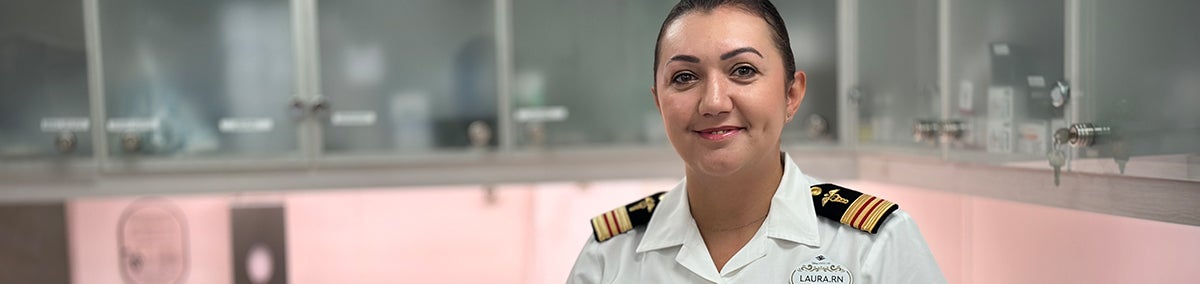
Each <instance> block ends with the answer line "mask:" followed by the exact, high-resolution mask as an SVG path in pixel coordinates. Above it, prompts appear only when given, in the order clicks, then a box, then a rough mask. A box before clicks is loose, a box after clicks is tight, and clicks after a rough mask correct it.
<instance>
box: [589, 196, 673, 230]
mask: <svg viewBox="0 0 1200 284" xmlns="http://www.w3.org/2000/svg"><path fill="white" fill-rule="evenodd" d="M663 193H667V192H665V191H664V192H659V193H655V194H654V195H650V196H647V197H645V198H642V199H641V200H638V201H636V202H633V203H629V205H625V206H621V207H617V209H613V210H612V211H608V212H605V213H604V214H600V216H596V217H595V218H592V235H593V236H595V237H596V241H597V242H603V241H606V240H608V239H611V238H612V237H613V236H616V235H620V234H623V233H625V232H628V231H630V230H633V228H634V227H637V226H643V225H646V224H647V223H650V214H653V213H654V209H655V208H657V207H658V202H659V201H661V198H662V196H663Z"/></svg>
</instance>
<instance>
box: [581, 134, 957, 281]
mask: <svg viewBox="0 0 1200 284" xmlns="http://www.w3.org/2000/svg"><path fill="white" fill-rule="evenodd" d="M784 160H785V163H784V174H783V179H782V180H781V181H780V183H779V188H778V189H777V190H776V191H775V196H774V197H772V198H771V209H770V211H769V212H768V213H767V219H766V221H764V222H763V224H762V226H761V227H759V229H758V231H757V232H756V233H755V234H754V237H753V238H751V239H750V241H749V242H748V243H746V245H745V246H744V247H742V249H741V250H739V251H738V252H737V253H736V254H734V256H733V257H732V258H730V259H729V261H728V262H727V263H726V264H725V267H724V268H723V269H722V270H721V271H717V269H716V265H714V264H713V261H712V257H711V256H710V255H709V254H708V248H707V247H706V246H705V245H704V240H703V239H702V238H701V237H700V231H699V229H697V227H696V222H695V220H693V219H692V215H691V213H690V212H691V211H690V210H689V205H688V202H687V198H686V196H687V190H686V188H687V186H686V184H687V179H686V178H685V179H684V180H683V181H681V182H680V183H679V184H678V185H676V186H675V188H674V189H672V190H671V191H670V192H667V193H666V194H665V195H664V196H663V197H662V200H661V201H660V202H659V207H658V208H657V209H656V210H655V211H654V213H653V216H652V217H651V218H650V223H649V224H647V225H646V226H640V227H637V228H634V229H633V230H631V231H629V232H626V233H624V234H620V235H617V236H613V237H612V238H611V239H608V240H606V241H604V242H597V241H596V240H595V239H589V240H588V242H587V244H586V245H585V246H584V247H583V251H582V252H581V253H580V254H579V258H578V260H576V261H575V267H574V268H572V269H571V275H570V276H569V277H570V278H568V279H567V283H789V282H790V281H791V278H792V272H793V271H795V270H796V269H797V268H799V267H800V266H802V265H805V264H808V263H811V262H812V261H813V259H814V257H816V256H817V255H823V256H824V257H825V258H827V259H828V260H829V261H832V262H834V263H837V264H841V265H842V266H843V267H844V268H846V269H848V270H849V271H850V275H851V277H850V278H851V279H850V280H852V283H855V284H862V283H889V284H892V283H920V284H929V283H946V280H945V278H944V277H943V276H942V273H941V270H940V269H939V268H938V266H937V262H935V261H934V259H933V255H932V253H930V251H929V248H928V247H927V246H926V245H925V239H924V238H923V237H921V232H920V230H918V229H917V224H916V222H914V221H913V219H912V217H910V216H909V215H908V213H905V212H904V211H902V210H896V211H894V212H893V213H892V216H891V217H889V218H888V219H887V220H885V221H884V223H883V224H881V225H880V226H882V227H881V228H880V229H879V232H878V234H874V235H873V234H870V233H867V232H863V231H860V230H858V229H855V228H853V227H850V226H847V225H843V224H841V223H838V222H837V221H835V220H831V219H829V218H824V217H819V216H817V214H816V212H815V211H814V209H813V201H812V196H811V193H810V190H809V187H810V186H812V185H815V184H819V182H818V181H817V180H816V179H813V178H812V177H809V176H807V175H804V173H801V172H800V169H799V168H797V167H796V165H795V163H793V162H792V159H791V157H790V156H786V157H785V159H784ZM830 283H837V282H830Z"/></svg>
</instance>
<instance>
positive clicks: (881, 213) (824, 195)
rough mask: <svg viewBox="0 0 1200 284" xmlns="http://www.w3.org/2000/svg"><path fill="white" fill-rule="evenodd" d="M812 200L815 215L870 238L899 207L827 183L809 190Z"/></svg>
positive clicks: (877, 198)
mask: <svg viewBox="0 0 1200 284" xmlns="http://www.w3.org/2000/svg"><path fill="white" fill-rule="evenodd" d="M812 199H813V207H814V208H816V209H817V215H821V216H823V217H825V218H829V219H833V220H837V221H839V222H842V224H846V225H849V226H850V227H854V228H855V229H859V230H863V231H865V232H868V233H872V234H874V233H878V232H879V224H883V221H884V220H887V218H888V216H891V215H892V212H893V211H896V209H900V205H896V204H895V203H892V202H891V201H887V200H884V199H883V198H879V197H875V196H871V195H870V194H863V193H861V192H857V191H854V190H851V189H849V188H845V187H840V186H837V185H834V184H829V183H826V184H818V185H814V186H812Z"/></svg>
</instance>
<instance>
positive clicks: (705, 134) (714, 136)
mask: <svg viewBox="0 0 1200 284" xmlns="http://www.w3.org/2000/svg"><path fill="white" fill-rule="evenodd" d="M743 130H746V128H743V127H736V126H721V127H713V128H706V129H702V130H698V131H692V132H693V133H696V135H700V138H704V140H709V141H722V140H725V139H729V138H730V137H733V136H734V135H738V134H740V133H741V132H742V131H743Z"/></svg>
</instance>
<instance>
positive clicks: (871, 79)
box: [845, 0, 941, 155]
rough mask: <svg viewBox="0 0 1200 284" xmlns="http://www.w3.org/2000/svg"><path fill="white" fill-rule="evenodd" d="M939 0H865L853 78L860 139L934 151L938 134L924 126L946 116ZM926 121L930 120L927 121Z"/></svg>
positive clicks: (859, 11)
mask: <svg viewBox="0 0 1200 284" xmlns="http://www.w3.org/2000/svg"><path fill="white" fill-rule="evenodd" d="M937 4H938V3H937V1H934V0H905V1H862V2H859V3H857V5H858V7H857V12H856V13H854V17H856V20H855V22H856V24H857V34H854V35H853V36H854V39H855V40H856V41H857V52H856V54H852V55H850V56H852V57H853V58H854V60H855V61H857V63H856V64H853V65H854V66H853V68H855V69H854V70H856V71H854V72H853V75H854V76H856V78H848V79H849V80H850V82H853V83H852V86H851V87H850V88H849V89H848V90H845V91H846V92H848V95H849V98H850V103H851V104H852V106H855V107H856V108H857V109H856V111H857V114H856V117H857V120H858V122H857V133H856V134H857V136H858V143H860V144H866V145H882V146H887V147H892V146H899V147H901V148H904V149H915V150H918V151H917V152H918V153H922V154H929V155H932V154H933V153H934V152H933V151H932V150H933V149H935V148H936V147H935V145H936V139H937V137H936V134H933V135H929V134H930V133H928V132H927V131H926V132H921V133H923V134H926V135H924V136H922V135H915V134H917V133H916V132H917V131H916V130H918V129H916V128H917V127H918V126H922V125H927V124H928V123H929V122H934V121H938V120H939V119H940V118H941V113H940V111H939V109H940V108H939V105H940V104H941V96H940V95H939V91H938V87H937V85H938V46H937V42H938V41H937V40H938V37H937V36H938V34H937V31H938V25H937V19H938V17H937V15H938V8H937ZM923 123H924V124H923Z"/></svg>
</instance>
